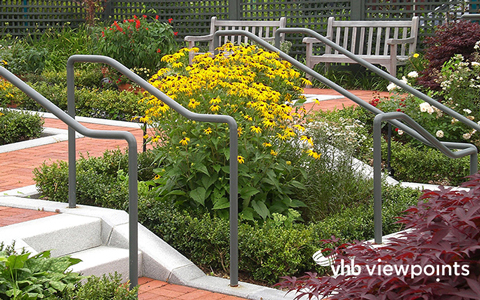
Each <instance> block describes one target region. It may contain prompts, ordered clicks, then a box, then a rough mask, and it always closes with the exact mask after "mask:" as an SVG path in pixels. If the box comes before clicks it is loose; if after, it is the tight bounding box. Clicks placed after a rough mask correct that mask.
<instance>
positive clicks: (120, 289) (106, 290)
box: [59, 272, 138, 300]
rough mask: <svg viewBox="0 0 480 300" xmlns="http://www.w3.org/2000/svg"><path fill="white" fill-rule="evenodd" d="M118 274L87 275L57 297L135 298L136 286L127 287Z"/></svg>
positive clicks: (85, 298)
mask: <svg viewBox="0 0 480 300" xmlns="http://www.w3.org/2000/svg"><path fill="white" fill-rule="evenodd" d="M121 282H122V278H121V276H120V275H119V274H117V273H116V272H115V274H108V276H106V275H103V276H102V277H97V276H89V277H88V278H87V281H86V282H84V283H79V284H78V285H77V286H76V287H75V288H74V289H68V290H67V291H66V292H65V293H64V295H63V296H62V297H61V298H59V299H65V300H71V299H75V300H91V299H98V300H103V299H105V300H107V299H108V300H136V299H138V298H137V293H138V287H135V288H134V289H132V290H129V289H128V285H127V284H122V283H121Z"/></svg>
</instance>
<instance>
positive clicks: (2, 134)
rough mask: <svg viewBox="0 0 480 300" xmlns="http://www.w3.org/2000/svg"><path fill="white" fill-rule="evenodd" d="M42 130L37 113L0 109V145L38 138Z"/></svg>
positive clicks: (40, 119) (41, 121) (41, 123)
mask: <svg viewBox="0 0 480 300" xmlns="http://www.w3.org/2000/svg"><path fill="white" fill-rule="evenodd" d="M42 131H43V119H42V118H41V117H40V116H39V115H37V114H29V113H26V112H22V111H12V110H2V109H0V145H5V144H9V143H16V142H20V141H24V140H28V139H32V138H38V137H40V135H41V134H42Z"/></svg>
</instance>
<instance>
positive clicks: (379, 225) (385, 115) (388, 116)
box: [373, 112, 478, 244]
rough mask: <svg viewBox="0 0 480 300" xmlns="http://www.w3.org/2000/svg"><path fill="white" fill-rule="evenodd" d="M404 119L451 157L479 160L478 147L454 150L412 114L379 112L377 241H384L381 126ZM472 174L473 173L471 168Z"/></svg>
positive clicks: (375, 174)
mask: <svg viewBox="0 0 480 300" xmlns="http://www.w3.org/2000/svg"><path fill="white" fill-rule="evenodd" d="M393 119H402V120H404V121H405V122H406V123H408V124H409V125H410V126H411V127H413V128H414V129H415V130H416V131H417V132H418V133H420V134H421V135H422V136H423V137H424V138H425V139H426V140H428V141H429V142H430V143H431V144H432V145H434V147H435V148H437V149H438V150H440V151H441V152H442V153H443V154H445V155H447V156H449V157H451V158H460V157H463V156H467V155H470V165H471V164H472V163H475V165H476V164H477V162H478V154H477V147H475V145H473V144H469V145H470V147H469V148H466V149H463V150H460V151H456V152H453V151H451V150H450V149H449V148H448V147H446V146H445V145H444V144H443V143H441V142H440V141H439V140H437V139H436V138H435V137H434V136H433V135H431V134H430V133H429V132H428V131H427V130H425V128H423V127H422V126H421V125H420V124H418V123H417V122H415V121H414V120H413V119H412V118H411V117H410V116H408V115H406V114H405V113H402V112H389V113H383V114H378V115H376V116H375V118H374V119H373V196H374V197H373V201H374V202H373V211H374V221H373V223H374V231H375V243H377V244H381V243H382V148H381V146H382V145H381V143H382V139H381V138H382V132H381V129H382V128H381V126H382V121H383V120H393ZM470 175H473V173H472V168H470Z"/></svg>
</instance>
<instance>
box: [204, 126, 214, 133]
mask: <svg viewBox="0 0 480 300" xmlns="http://www.w3.org/2000/svg"><path fill="white" fill-rule="evenodd" d="M203 132H204V133H205V134H206V135H209V134H210V133H212V128H210V127H208V128H207V129H204V130H203Z"/></svg>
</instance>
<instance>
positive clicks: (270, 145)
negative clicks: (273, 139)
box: [262, 143, 272, 148]
mask: <svg viewBox="0 0 480 300" xmlns="http://www.w3.org/2000/svg"><path fill="white" fill-rule="evenodd" d="M262 145H263V147H265V148H268V147H272V144H270V143H263V144H262Z"/></svg>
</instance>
